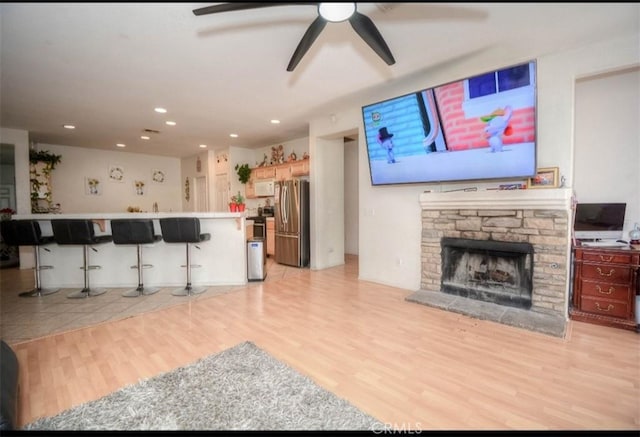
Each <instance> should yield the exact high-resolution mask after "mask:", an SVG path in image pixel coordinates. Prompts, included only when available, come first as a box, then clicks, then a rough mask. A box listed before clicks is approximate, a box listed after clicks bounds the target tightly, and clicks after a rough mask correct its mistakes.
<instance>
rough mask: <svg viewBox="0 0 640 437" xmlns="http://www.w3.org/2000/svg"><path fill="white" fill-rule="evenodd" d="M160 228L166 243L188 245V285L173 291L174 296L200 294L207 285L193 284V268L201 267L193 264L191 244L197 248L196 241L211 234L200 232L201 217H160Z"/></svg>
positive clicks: (205, 238) (198, 241) (207, 238)
mask: <svg viewBox="0 0 640 437" xmlns="http://www.w3.org/2000/svg"><path fill="white" fill-rule="evenodd" d="M160 229H161V231H162V239H163V240H164V241H165V243H183V244H185V245H186V247H187V264H186V266H185V267H186V268H187V285H186V286H185V287H184V288H179V289H176V290H174V291H172V292H171V294H172V295H174V296H190V295H193V294H200V293H203V292H204V291H205V290H206V287H195V288H194V287H192V286H191V268H192V267H200V266H199V265H192V264H191V251H190V248H191V245H192V244H193V245H194V246H195V247H196V249H199V247H198V246H197V245H196V243H201V242H203V241H208V240H210V239H211V234H208V233H204V234H202V233H200V219H198V218H197V217H165V218H161V219H160Z"/></svg>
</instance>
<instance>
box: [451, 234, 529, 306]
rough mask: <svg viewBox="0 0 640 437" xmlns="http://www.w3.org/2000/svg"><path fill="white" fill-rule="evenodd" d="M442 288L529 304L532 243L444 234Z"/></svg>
mask: <svg viewBox="0 0 640 437" xmlns="http://www.w3.org/2000/svg"><path fill="white" fill-rule="evenodd" d="M440 244H441V254H442V276H441V291H443V292H445V293H449V294H455V295H458V296H462V297H468V298H472V299H476V300H481V301H485V302H491V303H496V304H499V305H506V306H511V307H517V308H523V309H529V308H531V301H532V291H533V246H532V245H531V244H529V243H515V242H508V241H493V240H472V239H466V238H449V237H444V238H442V239H441V241H440Z"/></svg>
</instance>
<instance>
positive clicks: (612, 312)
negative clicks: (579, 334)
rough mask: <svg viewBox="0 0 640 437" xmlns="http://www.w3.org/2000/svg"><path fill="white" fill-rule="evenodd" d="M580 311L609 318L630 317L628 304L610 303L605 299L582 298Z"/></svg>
mask: <svg viewBox="0 0 640 437" xmlns="http://www.w3.org/2000/svg"><path fill="white" fill-rule="evenodd" d="M580 309H581V310H582V311H586V312H589V313H593V314H600V315H603V316H609V317H620V318H623V319H624V318H626V317H629V304H628V303H627V302H619V301H609V300H604V299H598V298H593V297H590V296H582V302H581V304H580Z"/></svg>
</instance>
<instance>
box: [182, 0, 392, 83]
mask: <svg viewBox="0 0 640 437" xmlns="http://www.w3.org/2000/svg"><path fill="white" fill-rule="evenodd" d="M297 5H311V6H316V7H317V10H318V16H317V17H316V19H315V20H314V21H313V22H312V23H311V25H310V26H309V27H308V28H307V31H306V32H305V33H304V35H303V36H302V39H301V40H300V42H299V43H298V46H297V47H296V50H295V51H294V52H293V55H292V56H291V60H290V61H289V65H288V66H287V71H293V70H294V69H295V68H296V66H297V65H298V63H299V62H300V60H302V58H303V56H304V55H305V54H306V53H307V51H308V50H309V48H311V45H312V44H313V42H314V41H315V40H316V39H317V38H318V36H319V35H320V32H322V30H323V29H324V28H325V26H326V25H327V23H328V22H331V23H339V22H342V21H347V20H348V21H349V24H351V27H353V29H354V30H355V31H356V33H357V34H358V35H360V38H362V39H363V40H364V42H366V43H367V44H368V45H369V47H371V48H372V49H373V51H374V52H376V54H377V55H378V56H380V58H382V60H383V61H384V62H386V63H387V65H393V64H395V62H396V60H395V59H394V58H393V55H392V54H391V50H390V49H389V46H387V43H386V42H385V40H384V38H383V37H382V35H381V34H380V32H379V31H378V28H377V27H376V26H375V24H373V21H371V19H370V18H369V17H367V16H366V15H364V14H361V13H360V12H358V8H357V3H295V2H293V3H221V4H217V5H213V6H206V7H203V8H198V9H194V10H193V13H194V14H195V15H208V14H216V13H221V12H232V11H241V10H247V9H258V8H266V7H272V6H297Z"/></svg>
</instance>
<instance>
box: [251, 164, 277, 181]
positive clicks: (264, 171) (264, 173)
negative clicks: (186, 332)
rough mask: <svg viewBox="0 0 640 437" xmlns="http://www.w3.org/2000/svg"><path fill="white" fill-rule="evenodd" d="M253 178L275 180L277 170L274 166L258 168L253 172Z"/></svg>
mask: <svg viewBox="0 0 640 437" xmlns="http://www.w3.org/2000/svg"><path fill="white" fill-rule="evenodd" d="M251 176H252V177H254V178H255V179H256V180H257V179H273V178H275V177H276V169H275V167H274V166H269V167H256V168H254V169H253V170H252V171H251Z"/></svg>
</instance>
